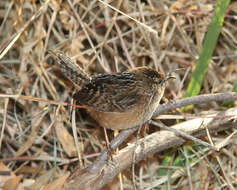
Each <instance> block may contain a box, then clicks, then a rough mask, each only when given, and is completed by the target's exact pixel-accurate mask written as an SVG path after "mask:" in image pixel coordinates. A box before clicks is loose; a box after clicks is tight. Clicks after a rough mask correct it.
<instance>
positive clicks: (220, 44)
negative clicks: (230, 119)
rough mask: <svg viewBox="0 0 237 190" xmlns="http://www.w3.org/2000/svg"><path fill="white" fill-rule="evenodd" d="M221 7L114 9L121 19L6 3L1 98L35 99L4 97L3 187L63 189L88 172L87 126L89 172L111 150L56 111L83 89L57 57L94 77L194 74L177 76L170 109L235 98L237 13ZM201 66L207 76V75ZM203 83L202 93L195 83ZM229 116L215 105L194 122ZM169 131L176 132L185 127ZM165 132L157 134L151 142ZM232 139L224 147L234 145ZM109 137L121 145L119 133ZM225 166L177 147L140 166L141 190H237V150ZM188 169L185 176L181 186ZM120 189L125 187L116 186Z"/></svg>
mask: <svg viewBox="0 0 237 190" xmlns="http://www.w3.org/2000/svg"><path fill="white" fill-rule="evenodd" d="M218 2H219V3H218ZM218 2H217V1H208V0H202V1H200V0H193V1H188V0H172V1H171V0H170V1H156V0H149V1H148V0H147V1H139V0H137V1H128V0H123V1H109V4H110V5H111V6H113V7H116V8H117V9H119V10H120V11H121V12H122V13H123V14H120V13H118V12H117V11H115V10H113V9H111V8H109V7H107V6H106V5H104V4H103V3H101V2H99V1H96V0H95V1H87V0H82V1H76V0H67V1H53V0H52V1H46V2H43V1H33V0H28V1H26V0H21V1H10V0H9V1H8V0H5V1H0V93H1V94H11V95H16V96H17V95H22V96H23V95H24V97H25V98H24V99H23V98H12V97H11V96H10V95H9V96H7V98H6V97H5V98H3V96H1V97H0V121H1V122H0V129H1V138H0V171H6V170H7V171H9V172H11V175H10V176H1V175H0V177H1V179H2V180H0V181H2V183H1V184H0V187H1V186H3V185H5V189H9V188H10V187H11V188H12V189H14V188H15V189H16V187H18V188H19V189H20V188H22V189H23V187H30V189H40V188H41V187H45V188H47V190H50V189H55V188H58V189H60V188H59V187H60V185H62V184H63V183H64V182H65V179H66V177H67V176H68V173H69V172H71V171H73V170H74V169H75V167H76V166H77V165H78V158H77V155H78V154H77V151H76V150H77V148H76V145H75V143H74V138H73V135H72V134H73V133H72V126H77V128H76V130H77V133H78V135H79V141H78V142H79V143H78V145H77V146H78V147H79V149H80V150H81V152H82V155H83V160H84V164H85V165H88V164H89V163H91V162H93V161H94V160H95V159H96V158H97V156H98V155H99V153H100V152H101V151H102V150H103V149H104V148H105V143H104V136H103V130H101V127H98V125H97V124H96V123H95V122H94V121H92V120H91V119H90V118H89V117H88V114H87V113H85V112H83V111H78V112H77V114H76V120H75V121H74V116H73V112H72V107H70V106H56V105H54V104H52V102H50V101H49V100H53V101H56V102H64V103H71V101H72V98H71V94H72V92H73V87H72V84H71V83H70V81H68V80H67V79H66V78H65V77H64V76H63V75H62V73H60V72H59V69H58V67H57V66H53V65H52V64H51V63H52V60H50V58H49V56H48V55H47V53H46V52H47V50H48V49H53V50H60V51H63V52H64V53H65V54H66V55H68V56H70V57H71V58H72V59H73V61H74V62H75V63H77V64H78V65H79V66H81V67H82V68H84V69H85V70H86V71H87V72H89V73H91V74H97V73H113V72H119V71H125V70H128V69H129V68H133V67H138V66H144V65H146V66H149V67H153V68H154V69H157V70H160V71H161V72H164V73H168V72H170V71H173V70H175V69H178V68H184V70H180V71H177V72H176V73H175V74H174V75H175V76H176V78H177V79H176V80H175V81H171V82H169V86H168V87H167V89H166V92H165V97H164V98H163V100H162V103H164V102H166V101H167V100H174V99H179V98H183V97H184V96H185V95H186V96H192V95H195V94H207V93H218V92H227V91H232V90H233V89H234V84H236V79H237V69H236V68H237V61H236V53H237V40H236V39H237V28H236V23H237V21H236V14H237V3H236V2H235V1H232V2H230V5H229V6H228V7H227V5H228V2H229V1H218ZM223 2H224V4H225V5H224V4H223V6H222V3H223ZM217 6H220V9H219V8H217ZM215 13H216V14H215ZM219 13H220V15H219ZM224 14H225V19H224V18H223V17H224ZM214 16H216V17H217V18H216V17H214ZM129 17H132V18H134V19H135V21H134V20H132V19H131V18H129ZM222 21H223V27H222V29H221V25H222ZM210 23H211V25H210ZM212 24H213V25H212ZM215 24H217V25H218V27H216V26H215ZM209 29H210V30H209ZM208 30H209V31H208ZM212 30H214V31H215V32H212ZM218 30H220V35H219V37H218V33H219V31H218ZM207 31H208V33H207ZM217 37H218V38H217ZM204 39H205V40H204ZM216 40H217V41H216ZM205 48H207V50H206V49H205ZM212 52H213V53H212ZM205 54H206V55H205ZM203 55H204V57H203ZM198 57H199V59H198ZM208 63H209V64H208ZM200 64H204V65H205V67H204V68H203V67H202V66H201V67H200V68H199V65H200ZM203 70H204V71H205V72H204V71H203ZM197 78H198V80H199V81H200V83H196V82H195V81H196V80H195V79H197ZM193 92H195V93H193ZM32 97H35V98H38V99H35V98H32ZM41 99H44V100H46V101H41ZM32 100H36V101H32ZM234 103H235V102H232V103H231V104H230V106H234ZM225 108H226V107H223V104H222V103H210V104H206V105H198V106H195V108H194V109H193V110H191V111H189V114H194V115H195V114H198V115H206V114H207V113H212V112H215V111H218V110H221V109H225ZM170 114H173V115H174V118H175V115H181V114H184V115H185V114H187V113H185V112H184V110H173V112H172V113H170ZM162 122H163V123H165V124H166V125H168V126H171V125H173V124H175V123H177V122H182V120H181V121H178V120H176V119H173V120H162ZM157 130H159V129H157V128H156V127H155V126H152V125H150V126H149V127H147V128H145V129H143V130H142V132H141V133H142V134H141V136H145V135H147V134H151V133H153V132H155V131H157ZM229 133H231V130H230V131H226V132H222V133H221V134H215V135H214V137H216V139H224V138H226V137H227V136H228V134H229ZM109 136H110V139H112V138H113V132H112V131H109ZM130 141H131V142H132V141H134V137H131V138H130ZM191 145H192V144H191ZM123 146H126V143H124V145H123ZM219 156H220V158H221V159H222V162H221V164H220V162H218V161H217V158H216V153H213V152H209V150H208V149H204V148H203V147H200V146H197V147H193V146H188V147H174V148H173V149H171V150H167V151H164V152H163V153H162V154H155V155H153V156H151V157H149V158H147V160H145V161H143V162H141V163H139V164H138V165H137V166H136V168H137V169H136V175H137V176H138V177H139V179H140V182H141V183H140V184H138V185H140V187H141V188H142V189H145V188H147V189H149V187H150V183H151V180H152V182H160V181H162V183H159V188H161V189H169V188H170V189H171V188H172V189H190V186H191V185H190V184H192V187H193V188H198V189H207V187H210V189H215V188H219V187H220V186H222V187H223V188H227V184H228V187H229V188H230V187H235V188H236V163H235V160H236V156H237V151H236V143H235V141H234V140H233V143H232V144H229V145H228V146H227V147H226V148H224V149H222V152H220V153H219ZM199 158H202V159H199ZM194 162H195V164H193V163H194ZM161 168H162V169H161ZM180 169H182V171H183V173H181V174H179V175H177V176H178V177H174V178H173V177H172V176H173V175H172V174H176V172H179V171H180ZM187 171H189V172H190V173H189V175H187ZM223 171H225V173H227V174H228V176H227V178H226V176H225V175H224V174H223ZM130 172H131V171H130V169H127V170H126V171H124V172H123V184H124V187H126V189H131V187H132V184H131V177H130V176H131V175H130ZM179 173H180V172H179ZM188 176H189V177H190V176H192V179H191V180H190V178H189V177H188ZM226 179H229V180H228V181H226ZM56 184H57V185H56ZM229 184H231V185H232V186H231V185H229ZM119 187H120V185H119V180H118V179H115V180H114V181H113V182H111V183H110V184H109V185H107V186H106V188H107V189H118V188H119ZM227 189H228V188H227Z"/></svg>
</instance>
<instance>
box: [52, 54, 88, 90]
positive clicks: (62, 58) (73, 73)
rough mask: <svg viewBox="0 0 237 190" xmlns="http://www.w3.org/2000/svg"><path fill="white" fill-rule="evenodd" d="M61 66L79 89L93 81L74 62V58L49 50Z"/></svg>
mask: <svg viewBox="0 0 237 190" xmlns="http://www.w3.org/2000/svg"><path fill="white" fill-rule="evenodd" d="M48 52H49V53H50V54H51V55H52V56H53V58H54V59H55V60H56V61H57V63H58V64H59V66H60V70H61V71H62V72H63V73H64V74H65V75H66V76H67V78H68V79H70V80H71V81H72V82H73V84H74V85H75V87H76V88H77V89H81V86H82V85H83V84H85V83H89V82H90V81H91V77H90V76H89V75H88V74H87V73H86V72H85V71H84V70H83V69H82V68H80V67H79V66H77V65H76V64H75V63H73V62H72V60H71V59H70V58H69V57H67V56H66V55H64V54H63V53H61V52H59V51H56V52H53V51H51V50H49V51H48Z"/></svg>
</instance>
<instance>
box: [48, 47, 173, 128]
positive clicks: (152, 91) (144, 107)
mask: <svg viewBox="0 0 237 190" xmlns="http://www.w3.org/2000/svg"><path fill="white" fill-rule="evenodd" d="M50 53H51V54H52V55H53V57H54V58H55V59H56V60H57V62H58V64H59V66H60V69H61V71H62V72H63V73H64V74H65V75H66V76H67V77H68V78H69V79H70V80H71V81H72V82H73V84H74V85H75V88H76V89H77V90H76V93H75V94H74V95H73V99H75V100H76V104H77V105H80V106H84V107H86V109H87V111H88V113H89V114H90V115H91V116H92V117H93V118H94V119H95V120H96V121H97V122H98V123H99V124H100V125H101V126H103V127H105V128H107V129H112V130H115V129H129V128H133V127H136V126H138V125H142V124H143V123H145V122H146V121H148V120H149V119H150V118H151V117H152V114H153V112H154V111H155V110H156V108H157V106H158V105H159V103H160V100H161V98H162V97H163V94H164V91H165V87H166V84H167V81H168V80H169V79H172V78H174V77H173V76H170V75H166V76H165V75H164V74H162V73H160V72H157V71H156V70H154V69H151V68H149V67H137V68H135V69H131V70H129V71H127V72H122V73H115V74H99V75H93V76H90V75H88V74H87V73H86V72H85V71H84V70H82V69H81V68H80V67H79V66H77V65H76V64H74V63H73V62H72V61H71V59H70V58H69V57H67V56H65V55H64V54H62V53H60V52H52V51H50Z"/></svg>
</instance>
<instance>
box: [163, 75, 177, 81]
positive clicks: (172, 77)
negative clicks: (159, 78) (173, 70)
mask: <svg viewBox="0 0 237 190" xmlns="http://www.w3.org/2000/svg"><path fill="white" fill-rule="evenodd" d="M170 79H176V77H174V76H166V77H165V81H168V80H170Z"/></svg>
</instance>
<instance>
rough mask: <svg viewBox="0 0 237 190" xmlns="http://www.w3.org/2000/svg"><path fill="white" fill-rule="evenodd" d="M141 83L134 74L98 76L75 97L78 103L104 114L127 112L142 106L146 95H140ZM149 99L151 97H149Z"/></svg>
mask: <svg viewBox="0 0 237 190" xmlns="http://www.w3.org/2000/svg"><path fill="white" fill-rule="evenodd" d="M139 88H142V84H141V82H140V81H137V80H136V77H135V75H134V74H133V73H128V72H124V73H120V74H114V75H111V74H110V75H108V74H107V75H106V74H105V75H97V76H94V77H92V80H91V83H89V84H87V85H85V86H84V87H83V88H82V89H81V90H80V91H78V92H76V93H75V94H74V95H73V98H74V99H75V100H76V103H77V104H79V105H85V106H89V107H91V108H93V109H95V110H98V111H102V112H126V111H129V110H130V109H132V108H134V107H135V106H136V105H138V104H141V103H142V102H143V101H144V98H145V97H146V96H147V95H145V94H142V93H139V92H140V91H139ZM148 98H149V97H148Z"/></svg>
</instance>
